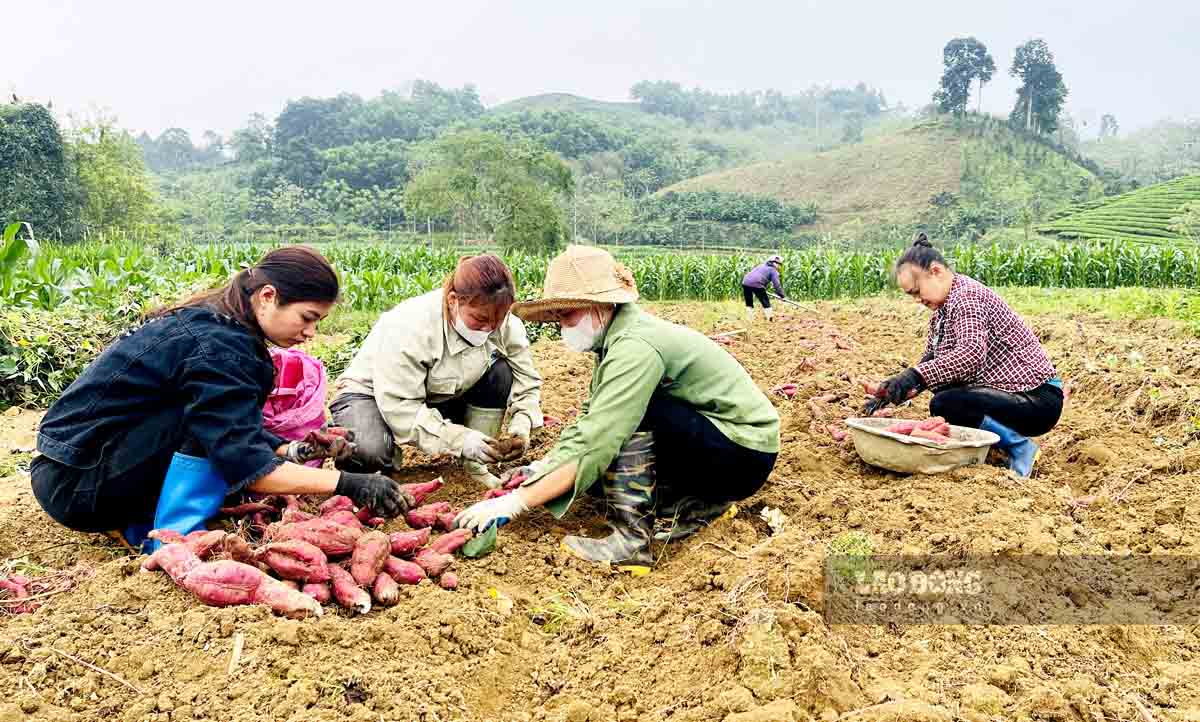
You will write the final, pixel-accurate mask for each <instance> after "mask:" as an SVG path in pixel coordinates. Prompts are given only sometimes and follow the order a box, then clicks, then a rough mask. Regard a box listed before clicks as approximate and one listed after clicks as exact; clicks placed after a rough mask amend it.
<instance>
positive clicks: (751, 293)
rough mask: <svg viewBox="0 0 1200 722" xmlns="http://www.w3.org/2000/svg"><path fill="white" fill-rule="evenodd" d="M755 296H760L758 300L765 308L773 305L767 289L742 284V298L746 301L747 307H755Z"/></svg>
mask: <svg viewBox="0 0 1200 722" xmlns="http://www.w3.org/2000/svg"><path fill="white" fill-rule="evenodd" d="M755 297H757V298H758V302H759V303H761V304H762V307H763V308H770V307H771V297H770V296H768V295H767V289H765V288H754V287H753V286H742V298H743V299H745V301H746V308H754V299H755Z"/></svg>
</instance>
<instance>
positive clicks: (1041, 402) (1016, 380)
mask: <svg viewBox="0 0 1200 722" xmlns="http://www.w3.org/2000/svg"><path fill="white" fill-rule="evenodd" d="M896 282H897V284H898V285H899V286H900V288H901V289H902V290H903V291H904V292H905V293H907V294H908V295H909V296H911V297H912V298H913V299H915V300H916V301H917V302H918V303H920V304H921V305H923V306H925V307H926V308H928V309H930V310H931V311H933V317H932V318H930V319H929V335H928V339H927V341H926V345H925V354H924V355H923V356H922V357H921V360H920V362H919V363H918V364H917V365H916V366H913V367H912V368H909V369H906V370H905V371H903V372H901V373H899V374H897V375H895V376H893V377H891V378H889V379H887V380H886V381H884V382H883V383H882V384H881V385H880V389H879V392H878V395H879V396H880V397H881V398H884V399H886V400H887V401H888V402H890V403H893V404H897V403H900V402H902V401H904V400H905V399H908V398H911V397H913V396H915V395H916V394H917V393H919V392H920V391H922V390H924V389H927V388H928V389H932V390H933V391H934V395H933V399H932V400H931V401H930V403H929V409H930V412H931V413H933V414H934V415H937V416H942V417H944V418H945V419H946V421H948V422H950V423H951V424H955V425H958V426H969V427H973V428H978V429H984V430H986V431H991V432H993V433H995V434H996V435H997V436H999V437H1000V443H999V444H997V446H999V447H1000V448H1001V449H1002V450H1004V451H1005V452H1006V453H1007V454H1008V458H1009V468H1010V469H1012V470H1013V471H1014V472H1015V473H1016V474H1018V475H1020V476H1029V474H1030V473H1031V472H1032V471H1033V465H1034V462H1035V460H1036V458H1037V454H1038V446H1037V444H1035V443H1034V442H1033V441H1032V440H1031V439H1029V438H1028V437H1030V436H1040V435H1042V434H1045V433H1046V432H1048V431H1050V430H1051V429H1053V428H1054V426H1055V425H1056V424H1057V423H1058V420H1059V417H1060V416H1061V414H1062V408H1063V391H1062V380H1061V379H1060V378H1059V377H1058V374H1057V372H1056V371H1055V369H1054V365H1053V364H1052V363H1051V362H1050V359H1049V357H1048V356H1047V355H1046V352H1045V350H1044V349H1043V348H1042V345H1041V343H1040V342H1039V341H1038V339H1037V336H1036V335H1034V333H1033V331H1032V329H1030V328H1029V326H1028V325H1027V324H1026V323H1025V321H1024V320H1022V319H1021V317H1020V316H1018V315H1017V314H1016V313H1015V312H1014V311H1013V310H1012V309H1011V308H1009V306H1008V304H1006V303H1005V302H1004V300H1003V299H1002V298H1000V297H999V296H998V295H996V293H995V292H994V291H992V290H991V289H989V288H987V287H986V286H984V285H983V284H981V283H979V282H978V281H976V280H975V279H973V278H970V277H968V276H964V275H963V274H961V273H955V272H954V271H952V270H950V266H949V264H948V263H946V259H945V258H943V257H942V254H941V252H940V251H938V250H937V249H936V248H934V247H933V246H932V244H930V243H929V239H928V237H927V236H926V235H925V234H924V233H921V234H919V235H918V236H917V239H916V241H915V242H914V243H913V245H912V247H911V248H909V249H908V250H907V251H905V252H904V254H903V255H902V256H901V257H900V258H899V259H898V260H897V261H896Z"/></svg>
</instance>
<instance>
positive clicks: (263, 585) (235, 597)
mask: <svg viewBox="0 0 1200 722" xmlns="http://www.w3.org/2000/svg"><path fill="white" fill-rule="evenodd" d="M151 558H153V559H155V560H156V562H157V564H158V566H159V567H160V568H161V569H163V570H164V571H166V572H167V574H168V576H170V577H171V579H172V580H173V581H174V582H175V584H177V585H178V586H180V587H182V588H184V589H186V590H188V591H189V592H191V593H192V594H194V595H195V596H196V598H197V599H199V600H200V601H201V602H203V603H205V604H207V605H209V606H214V607H226V606H231V605H235V604H265V605H267V606H269V607H270V608H271V609H272V610H273V611H275V612H277V613H279V614H283V615H285V616H288V617H303V616H309V615H313V616H318V617H319V616H321V605H320V604H317V602H316V600H314V599H312V598H311V597H308V596H306V595H304V594H302V593H300V592H298V591H295V590H293V589H289V588H288V587H287V586H286V585H284V584H283V583H282V582H280V581H278V580H276V579H272V578H270V577H269V576H267V575H266V574H264V573H263V572H262V571H260V570H258V569H256V568H255V567H252V566H250V565H249V564H243V563H241V562H235V561H233V560H230V559H222V560H219V561H215V562H201V561H200V558H199V557H197V556H196V555H195V554H194V553H193V552H192V550H191V549H189V548H188V547H187V545H186V544H179V543H174V544H166V545H164V546H162V547H160V548H159V550H158V551H156V552H154V554H153V555H151Z"/></svg>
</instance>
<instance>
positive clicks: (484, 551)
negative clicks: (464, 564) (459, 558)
mask: <svg viewBox="0 0 1200 722" xmlns="http://www.w3.org/2000/svg"><path fill="white" fill-rule="evenodd" d="M495 549H496V525H495V524H493V525H492V526H490V527H488V528H487V531H485V532H484V533H482V534H480V535H479V536H476V537H473V538H472V539H471V541H469V542H467V543H466V544H463V546H462V553H463V556H465V557H467V558H469V559H478V558H479V557H483V556H487V555H488V554H491V553H492V552H493V551H495Z"/></svg>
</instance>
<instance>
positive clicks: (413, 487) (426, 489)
mask: <svg viewBox="0 0 1200 722" xmlns="http://www.w3.org/2000/svg"><path fill="white" fill-rule="evenodd" d="M444 485H445V484H444V482H443V481H442V477H440V476H439V477H438V478H436V479H434V480H432V481H426V482H424V483H421V484H401V485H400V491H403V492H407V493H409V494H411V495H412V498H413V504H414V505H415V506H420V505H422V504H424V503H425V497H427V496H429V495H430V494H432V493H433V492H435V491H437V490H438V489H441V488H442V487H443V486H444Z"/></svg>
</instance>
